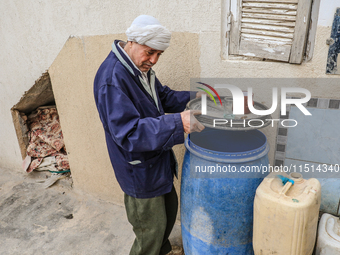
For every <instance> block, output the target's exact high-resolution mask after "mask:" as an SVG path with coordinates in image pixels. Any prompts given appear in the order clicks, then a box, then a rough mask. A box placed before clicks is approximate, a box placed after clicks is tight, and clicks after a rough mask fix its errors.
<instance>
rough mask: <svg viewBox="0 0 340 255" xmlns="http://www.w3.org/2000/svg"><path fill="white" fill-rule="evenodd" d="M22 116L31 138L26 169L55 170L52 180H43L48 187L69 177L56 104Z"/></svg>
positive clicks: (24, 167)
mask: <svg viewBox="0 0 340 255" xmlns="http://www.w3.org/2000/svg"><path fill="white" fill-rule="evenodd" d="M22 117H23V120H24V121H25V122H26V125H27V127H28V139H29V143H28V147H27V152H26V153H27V156H26V158H25V159H24V161H23V164H22V166H23V170H24V171H26V172H27V173H31V172H33V171H48V172H50V173H52V174H51V176H50V177H49V178H48V179H46V180H45V181H41V182H43V185H44V187H45V188H48V187H50V186H52V185H53V184H54V183H56V182H57V181H58V180H60V179H63V178H65V177H69V176H70V165H69V160H68V157H67V151H66V148H65V144H64V140H63V133H62V130H61V127H60V123H59V115H58V112H57V109H56V107H55V106H42V107H39V108H37V109H36V110H35V111H33V112H31V113H30V114H28V116H22Z"/></svg>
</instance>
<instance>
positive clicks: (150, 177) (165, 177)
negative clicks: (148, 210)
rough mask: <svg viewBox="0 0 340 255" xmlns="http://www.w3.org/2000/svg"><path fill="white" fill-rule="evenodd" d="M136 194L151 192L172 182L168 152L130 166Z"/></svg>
mask: <svg viewBox="0 0 340 255" xmlns="http://www.w3.org/2000/svg"><path fill="white" fill-rule="evenodd" d="M131 167H132V169H133V176H134V184H135V189H136V191H137V193H143V192H152V191H156V190H157V189H159V188H161V187H162V186H165V185H167V184H169V183H171V182H172V176H173V175H172V171H171V164H170V154H169V152H168V151H167V152H162V153H161V154H159V155H157V156H155V157H153V158H150V159H148V160H146V161H144V162H141V163H139V164H135V165H132V166H131Z"/></svg>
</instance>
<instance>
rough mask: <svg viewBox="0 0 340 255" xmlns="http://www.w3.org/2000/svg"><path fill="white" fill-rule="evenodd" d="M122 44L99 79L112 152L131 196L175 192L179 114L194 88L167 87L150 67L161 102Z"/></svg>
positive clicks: (96, 89) (181, 132) (96, 86)
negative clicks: (124, 51) (175, 147)
mask: <svg viewBox="0 0 340 255" xmlns="http://www.w3.org/2000/svg"><path fill="white" fill-rule="evenodd" d="M117 43H119V41H115V42H114V43H113V44H112V51H111V52H110V53H109V55H108V56H107V58H106V59H105V61H104V62H103V63H102V64H101V66H100V68H99V69H98V71H97V75H96V77H95V80H94V97H95V101H96V105H97V109H98V112H99V116H100V119H101V121H102V123H103V127H104V130H105V136H106V144H107V148H108V152H109V156H110V159H111V163H112V166H113V168H114V171H115V175H116V178H117V180H118V183H119V184H120V187H121V188H122V190H123V191H124V192H125V193H126V194H128V195H130V196H132V197H137V198H151V197H155V196H160V195H163V194H166V193H168V192H170V191H171V188H172V185H173V175H174V174H176V171H177V170H176V168H177V162H176V159H175V156H174V153H173V151H172V147H173V146H174V145H176V144H180V143H183V142H184V130H183V124H182V120H181V116H180V114H179V112H181V111H183V110H184V109H185V106H186V104H187V102H188V101H189V100H190V92H188V91H174V90H171V89H170V88H169V87H167V86H162V84H161V83H160V82H159V80H158V79H157V78H156V76H155V73H154V71H153V70H152V69H150V70H149V72H148V77H149V81H150V83H151V85H153V84H154V88H155V92H156V96H157V104H158V105H157V104H156V103H155V100H154V99H153V98H152V97H151V96H150V94H149V93H148V92H147V91H146V90H145V88H144V86H143V84H142V82H143V80H142V78H141V73H140V71H139V70H138V69H136V68H135V67H134V65H133V63H132V62H131V61H130V59H129V58H128V57H127V56H126V55H125V54H124V53H123V52H122V50H121V49H120V48H119V47H118V46H117ZM165 112H167V113H174V114H167V115H165V114H164V113H165Z"/></svg>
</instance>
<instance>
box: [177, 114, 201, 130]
mask: <svg viewBox="0 0 340 255" xmlns="http://www.w3.org/2000/svg"><path fill="white" fill-rule="evenodd" d="M197 114H201V111H199V110H188V111H184V112H181V118H182V123H183V128H184V132H185V133H187V134H190V133H192V132H201V131H202V130H203V129H204V128H205V127H204V126H203V125H202V124H201V123H200V122H199V121H198V120H197V119H196V118H195V117H194V115H197Z"/></svg>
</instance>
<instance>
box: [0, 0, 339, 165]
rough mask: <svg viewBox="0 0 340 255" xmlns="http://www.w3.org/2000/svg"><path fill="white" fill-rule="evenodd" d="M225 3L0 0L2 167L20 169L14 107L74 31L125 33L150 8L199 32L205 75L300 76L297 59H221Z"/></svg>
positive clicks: (324, 20) (176, 27) (174, 27)
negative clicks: (286, 61)
mask: <svg viewBox="0 0 340 255" xmlns="http://www.w3.org/2000/svg"><path fill="white" fill-rule="evenodd" d="M221 6H222V5H221V1H214V0H208V1H196V0H163V1H157V0H139V1H130V0H126V1H111V0H72V1H69V0H26V1H22V0H11V1H5V0H0V46H1V54H0V100H1V101H0V104H1V105H0V118H1V121H0V167H2V168H13V169H16V170H18V171H20V165H21V156H20V151H19V146H18V143H17V140H16V135H15V131H14V127H13V124H12V119H11V114H10V108H11V107H12V106H13V105H14V104H16V103H17V102H18V101H19V99H20V97H21V96H22V95H23V92H24V91H26V90H28V89H29V88H30V87H31V86H32V85H33V84H34V81H35V80H36V79H38V78H39V77H40V75H41V74H42V73H43V72H44V71H45V70H47V69H48V68H49V67H50V65H51V64H52V62H53V60H54V59H55V58H56V56H57V54H58V53H59V51H60V50H61V48H62V47H63V45H64V43H65V41H66V40H67V38H68V37H69V36H70V35H100V34H113V33H123V32H125V30H126V28H127V27H128V26H129V25H130V24H131V22H132V20H133V19H134V18H135V17H136V16H138V15H140V14H149V15H153V16H155V17H156V18H158V19H159V20H160V22H161V23H162V24H164V25H165V26H166V27H168V28H169V29H170V30H171V31H177V32H192V33H199V35H200V44H201V59H200V62H201V68H202V72H201V77H228V75H231V74H234V75H235V71H234V70H240V69H243V70H246V72H247V76H248V77H251V76H252V75H255V74H256V76H257V77H259V76H260V77H266V75H267V74H268V72H269V73H271V77H272V76H273V75H274V76H275V72H276V71H277V72H278V73H279V75H278V76H279V77H281V76H282V75H286V74H287V73H288V75H290V76H292V77H299V76H301V69H299V68H296V66H295V65H289V64H281V63H275V64H273V63H270V62H266V63H261V64H260V65H258V63H254V62H240V61H236V62H235V61H234V62H230V61H229V62H228V61H224V62H221V59H220V50H221V46H220V31H221V23H222V22H221ZM336 6H339V7H340V0H321V6H320V19H319V26H331V25H332V18H333V15H334V11H335V7H336ZM327 32H328V30H327V31H326V32H325V34H326V33H327ZM323 39H325V38H323ZM184 47H185V46H184ZM318 54H320V51H318V49H316V51H315V55H318ZM322 54H324V51H322ZM319 57H320V58H326V56H323V55H322V56H319ZM281 66H284V68H280V67H281ZM169 68H171V67H169ZM303 68H304V69H303V73H307V75H309V74H310V75H311V76H319V75H321V74H322V73H324V70H319V69H318V68H319V67H318V66H317V65H315V64H313V63H311V64H309V65H305V66H304V67H303ZM228 70H229V71H228ZM313 74H315V75H313ZM236 76H238V75H237V74H236Z"/></svg>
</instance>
